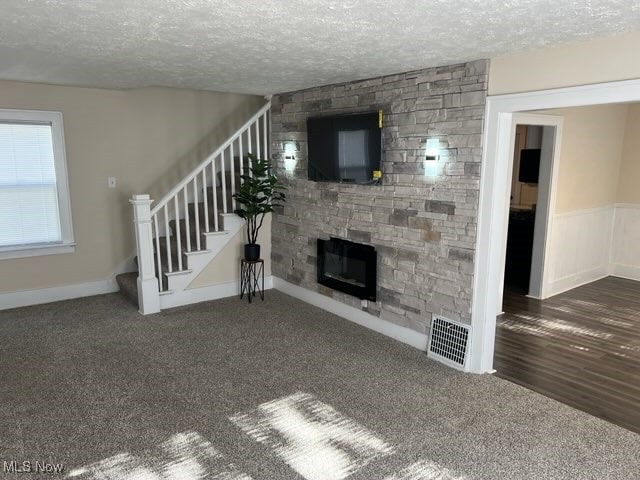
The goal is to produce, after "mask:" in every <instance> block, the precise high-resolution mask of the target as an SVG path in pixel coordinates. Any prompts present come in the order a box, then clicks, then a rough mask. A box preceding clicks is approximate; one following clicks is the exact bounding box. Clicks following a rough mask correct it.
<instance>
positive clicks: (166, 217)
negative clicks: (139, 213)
mask: <svg viewBox="0 0 640 480" xmlns="http://www.w3.org/2000/svg"><path fill="white" fill-rule="evenodd" d="M164 228H165V237H164V238H165V240H166V247H167V268H168V270H169V273H171V272H173V265H172V260H171V235H169V234H170V233H171V232H170V230H169V204H166V205H165V206H164Z"/></svg>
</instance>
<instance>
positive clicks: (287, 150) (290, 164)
mask: <svg viewBox="0 0 640 480" xmlns="http://www.w3.org/2000/svg"><path fill="white" fill-rule="evenodd" d="M295 168H296V156H295V145H294V144H292V143H287V144H286V145H285V147H284V169H285V170H286V171H287V172H293V171H294V170H295Z"/></svg>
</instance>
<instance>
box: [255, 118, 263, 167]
mask: <svg viewBox="0 0 640 480" xmlns="http://www.w3.org/2000/svg"><path fill="white" fill-rule="evenodd" d="M254 125H255V127H256V155H257V156H258V158H262V157H261V156H260V119H259V118H256V121H255V123H254Z"/></svg>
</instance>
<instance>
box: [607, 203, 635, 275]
mask: <svg viewBox="0 0 640 480" xmlns="http://www.w3.org/2000/svg"><path fill="white" fill-rule="evenodd" d="M611 274H612V275H615V276H618V277H623V278H629V279H631V280H639V281H640V205H638V204H624V203H619V204H617V205H616V209H615V215H614V221H613V237H612V241H611Z"/></svg>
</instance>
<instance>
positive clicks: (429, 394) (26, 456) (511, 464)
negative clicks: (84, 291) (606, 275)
mask: <svg viewBox="0 0 640 480" xmlns="http://www.w3.org/2000/svg"><path fill="white" fill-rule="evenodd" d="M0 332H2V333H1V338H2V341H1V342H0V359H1V366H0V468H1V467H2V466H3V465H2V462H6V461H11V460H16V461H18V462H19V463H20V462H22V461H25V460H27V461H31V462H33V463H35V462H36V461H40V462H55V463H63V464H64V465H65V468H66V473H67V474H68V473H70V472H71V473H74V474H76V478H83V479H84V478H86V479H88V478H123V479H126V478H136V479H138V480H139V479H142V478H149V479H153V478H161V479H165V478H172V479H188V478H193V479H198V478H226V479H237V478H249V477H250V478H253V479H256V480H258V479H279V478H291V479H301V478H304V477H303V476H301V475H300V474H299V473H296V471H295V470H294V469H293V467H292V465H294V464H296V462H298V463H297V465H298V466H300V464H301V462H302V464H305V462H306V464H310V463H311V459H312V457H313V455H314V454H313V452H316V454H317V455H316V457H318V456H320V457H321V455H320V454H321V453H322V452H323V451H324V450H322V449H320V450H318V449H317V448H316V447H314V445H315V443H314V442H316V439H314V438H313V431H314V430H313V429H311V430H308V429H305V428H299V427H300V425H299V424H298V427H296V428H295V429H294V431H292V432H285V433H284V434H283V433H282V432H283V431H285V430H286V427H282V425H280V427H279V428H280V430H278V429H275V430H274V428H273V424H269V423H268V422H267V423H266V424H265V423H264V422H263V423H262V424H260V422H259V421H257V420H256V418H258V416H259V411H257V410H256V408H257V407H258V406H259V405H261V404H264V403H265V402H272V401H277V400H279V399H283V398H285V397H289V396H292V395H294V394H296V393H298V397H295V398H298V399H300V398H301V399H302V400H300V402H301V403H299V404H298V406H299V407H300V409H301V411H302V410H304V411H305V412H304V415H302V416H303V417H304V416H305V415H307V418H308V419H310V421H311V423H312V424H314V425H315V426H316V427H318V429H319V430H317V431H322V429H323V428H325V427H326V428H325V430H326V431H327V432H329V437H331V435H333V433H332V432H334V433H335V431H336V428H337V429H338V430H339V429H341V428H342V429H343V430H346V431H347V434H345V435H343V436H342V437H340V438H338V437H336V438H333V439H331V438H330V439H329V440H327V441H326V442H324V444H323V445H324V446H325V447H326V448H327V451H328V452H331V451H332V449H333V450H335V451H342V452H346V453H345V456H344V458H342V457H340V458H334V459H331V458H319V459H318V458H316V459H315V460H316V461H318V462H320V464H321V465H320V467H319V468H317V469H316V470H313V468H312V469H311V470H313V471H311V473H310V474H308V475H306V477H307V478H308V479H310V480H314V479H316V478H328V479H330V478H343V477H345V476H346V475H349V477H348V478H350V479H372V480H377V479H380V480H383V479H394V480H395V479H423V478H424V479H426V478H441V479H446V478H466V479H468V480H473V479H560V478H563V479H578V478H580V479H614V478H616V479H625V480H627V479H631V478H637V475H638V472H639V471H640V463H639V462H640V461H639V459H640V436H638V435H636V434H634V433H632V432H630V431H627V430H624V429H622V428H619V427H617V426H614V425H612V424H608V423H606V422H605V421H602V420H599V419H597V418H595V417H591V416H589V415H587V414H585V413H582V412H580V411H577V410H574V409H572V408H570V407H568V406H565V405H562V404H560V403H558V402H555V401H553V400H550V399H548V398H546V397H543V396H541V395H538V394H536V393H533V392H531V391H528V390H526V389H524V388H522V387H519V386H516V385H514V384H511V383H509V382H506V381H504V380H500V379H498V378H495V377H492V376H489V375H483V376H476V375H467V374H462V373H458V372H456V371H454V370H451V369H449V368H447V367H444V366H442V365H440V364H438V363H435V362H433V361H431V360H428V359H427V358H426V356H425V354H423V353H421V352H419V351H417V350H414V349H412V348H410V347H408V346H405V345H403V344H400V343H397V342H395V341H394V340H391V339H389V338H386V337H384V336H381V335H378V334H376V333H374V332H371V331H369V330H367V329H365V328H362V327H359V326H357V325H354V324H352V323H349V322H347V321H345V320H343V319H340V318H338V317H336V316H333V315H331V314H329V313H326V312H324V311H322V310H319V309H316V308H314V307H311V306H309V305H306V304H304V303H302V302H300V301H298V300H295V299H293V298H291V297H288V296H286V295H283V294H281V293H279V292H276V291H273V290H272V291H268V292H267V295H266V300H265V301H264V302H259V301H258V302H257V303H253V304H251V305H248V304H247V303H246V302H245V301H241V300H239V299H237V298H229V299H224V300H220V301H215V302H208V303H202V304H199V305H195V306H190V307H182V308H178V309H173V310H170V311H165V312H162V313H161V314H158V315H152V316H147V317H143V316H141V315H139V314H138V313H137V311H136V310H135V308H134V307H133V306H132V305H131V304H130V303H128V302H127V301H126V300H124V299H123V298H122V297H120V296H119V295H117V294H114V295H104V296H98V297H90V298H85V299H78V300H72V301H67V302H60V303H55V304H47V305H41V306H34V307H28V308H21V309H15V310H8V311H3V312H0ZM268 410H269V409H268V408H267V407H264V409H263V411H262V410H261V411H262V412H263V413H264V412H267V411H268ZM256 412H258V413H256ZM289 413H291V412H289ZM274 418H275V417H274ZM277 418H280V417H277ZM283 418H284V420H283V421H284V422H287V421H289V420H288V419H290V418H291V415H288V416H286V418H285V417H283ZM232 419H234V421H232ZM252 422H253V423H252ZM256 422H257V423H256ZM314 422H315V423H314ZM303 423H304V422H303ZM247 425H248V426H247ZM241 427H243V428H244V429H243V428H241ZM252 429H253V430H252ZM261 429H262V430H261ZM332 429H333V430H332ZM358 429H360V430H358ZM309 431H311V435H310V438H308V439H307V440H308V442H309V445H311V447H312V448H310V449H309V451H306V450H305V449H304V448H298V449H297V450H296V448H297V447H296V445H297V446H298V447H299V446H300V445H298V444H296V442H297V441H299V440H300V438H304V436H305V435H307V436H309V435H308V433H309ZM357 431H359V432H360V433H359V435H360V437H361V438H360V440H362V442H361V444H360V446H358V445H355V446H354V443H353V442H354V438H355V437H354V436H353V435H351V434H352V433H354V432H356V433H357ZM352 437H353V438H352ZM370 437H374V439H377V441H379V442H383V446H382V447H381V446H380V445H378V446H377V447H376V446H375V445H374V446H371V445H368V444H367V445H364V444H365V443H367V441H368V440H367V439H370ZM292 439H294V440H292ZM295 439H298V440H295ZM363 439H364V440H363ZM355 441H356V442H357V441H358V440H357V439H356V440H355ZM292 446H293V450H291V448H290V447H292ZM323 448H324V447H323ZM214 449H215V450H214ZM376 449H377V451H378V454H372V453H371V452H372V451H374V450H376ZM292 451H293V454H292V453H291V452H292ZM296 452H297V453H296ZM305 452H306V453H305ZM318 452H320V454H318ZM334 453H335V452H334ZM296 455H297V457H296ZM305 455H307V456H305ZM309 455H310V456H309ZM307 460H308V461H307ZM340 461H343V463H344V465H343V466H346V467H345V469H343V472H344V475H342V476H340V475H337V474H336V473H335V471H336V469H335V468H333V467H335V464H337V463H340ZM97 462H102V463H97ZM331 462H334V464H332V463H331ZM336 462H337V463H336ZM231 464H233V465H231ZM87 465H88V466H89V467H88V468H85V469H84V470H82V469H81V467H82V466H87ZM325 467H326V470H325V471H326V474H322V473H320V474H318V471H320V472H322V471H323V470H322V469H323V468H325ZM310 468H311V467H310ZM332 468H333V470H332ZM118 469H120V470H118ZM136 469H137V470H136ZM98 471H104V472H107V473H108V472H111V475H112V476H110V477H109V476H107V477H99V476H98V475H97V474H96V472H98ZM136 471H137V472H138V474H139V475H138V476H136V475H135V472H136ZM223 471H226V472H227V473H226V474H222V473H220V472H223ZM298 471H301V470H300V469H299V470H298ZM113 472H116V473H113ZM117 472H120V473H117ZM124 472H129V473H131V472H133V473H131V476H130V477H127V476H126V474H125V473H124ZM145 472H146V473H145ZM149 472H154V473H153V475H152V474H151V473H149ZM239 472H242V473H243V474H244V475H246V476H242V474H241V473H239ZM314 472H315V473H314ZM0 475H4V476H3V477H2V478H37V477H34V476H29V475H27V476H19V475H18V476H17V475H16V474H11V473H2V472H0ZM154 475H155V476H154ZM216 475H218V476H216ZM224 475H226V476H224ZM336 475H337V476H336ZM45 478H56V476H55V475H53V476H52V475H47V476H46V477H45Z"/></svg>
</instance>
